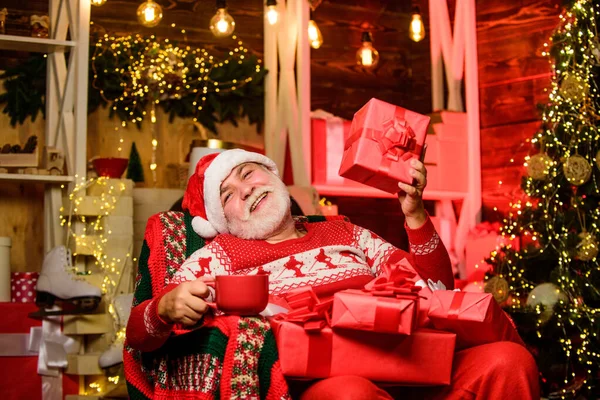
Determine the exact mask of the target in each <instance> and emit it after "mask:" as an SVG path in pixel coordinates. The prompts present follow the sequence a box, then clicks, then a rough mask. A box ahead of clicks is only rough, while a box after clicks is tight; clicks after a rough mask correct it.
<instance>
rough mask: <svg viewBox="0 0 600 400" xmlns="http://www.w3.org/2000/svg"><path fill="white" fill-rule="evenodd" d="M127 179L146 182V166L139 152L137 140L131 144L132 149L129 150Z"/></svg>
mask: <svg viewBox="0 0 600 400" xmlns="http://www.w3.org/2000/svg"><path fill="white" fill-rule="evenodd" d="M127 179H131V180H132V181H134V182H144V167H142V160H141V159H140V153H138V150H137V147H136V146H135V142H133V143H132V144H131V151H130V152H129V164H128V165H127Z"/></svg>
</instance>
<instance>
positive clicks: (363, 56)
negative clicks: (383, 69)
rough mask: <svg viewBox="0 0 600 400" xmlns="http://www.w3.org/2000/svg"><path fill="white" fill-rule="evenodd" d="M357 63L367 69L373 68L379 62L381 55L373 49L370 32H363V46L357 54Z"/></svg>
mask: <svg viewBox="0 0 600 400" xmlns="http://www.w3.org/2000/svg"><path fill="white" fill-rule="evenodd" d="M356 62H357V63H358V65H361V66H363V67H365V68H373V67H375V66H376V65H377V63H378V62H379V53H378V52H377V50H375V48H374V47H373V44H372V42H371V35H370V34H369V32H363V35H362V46H361V48H360V49H358V51H357V52H356Z"/></svg>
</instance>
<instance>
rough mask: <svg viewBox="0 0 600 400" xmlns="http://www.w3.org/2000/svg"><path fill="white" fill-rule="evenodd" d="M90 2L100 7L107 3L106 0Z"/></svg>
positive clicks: (92, 0)
mask: <svg viewBox="0 0 600 400" xmlns="http://www.w3.org/2000/svg"><path fill="white" fill-rule="evenodd" d="M90 2H91V3H92V5H93V6H96V7H100V6H101V5H103V4H104V3H106V0H91V1H90Z"/></svg>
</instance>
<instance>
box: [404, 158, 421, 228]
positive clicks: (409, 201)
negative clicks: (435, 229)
mask: <svg viewBox="0 0 600 400" xmlns="http://www.w3.org/2000/svg"><path fill="white" fill-rule="evenodd" d="M410 166H411V169H410V171H409V173H410V175H411V176H412V177H413V178H415V184H414V186H413V185H408V184H406V183H402V182H399V183H398V187H399V188H400V192H398V200H400V206H401V207H402V212H403V213H404V216H405V217H406V224H407V225H408V227H409V228H411V229H417V228H420V227H421V226H422V225H423V224H424V223H425V221H426V220H427V214H426V213H425V206H424V205H423V197H422V196H423V190H425V186H427V169H425V165H424V164H423V163H422V162H421V161H419V160H417V159H415V158H413V159H412V160H410Z"/></svg>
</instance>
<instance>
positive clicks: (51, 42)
mask: <svg viewBox="0 0 600 400" xmlns="http://www.w3.org/2000/svg"><path fill="white" fill-rule="evenodd" d="M76 45H77V42H75V41H72V40H56V39H45V38H36V37H26V36H14V35H0V50H17V51H29V52H32V53H52V52H56V51H65V50H67V49H68V48H73V47H75V46H76Z"/></svg>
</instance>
